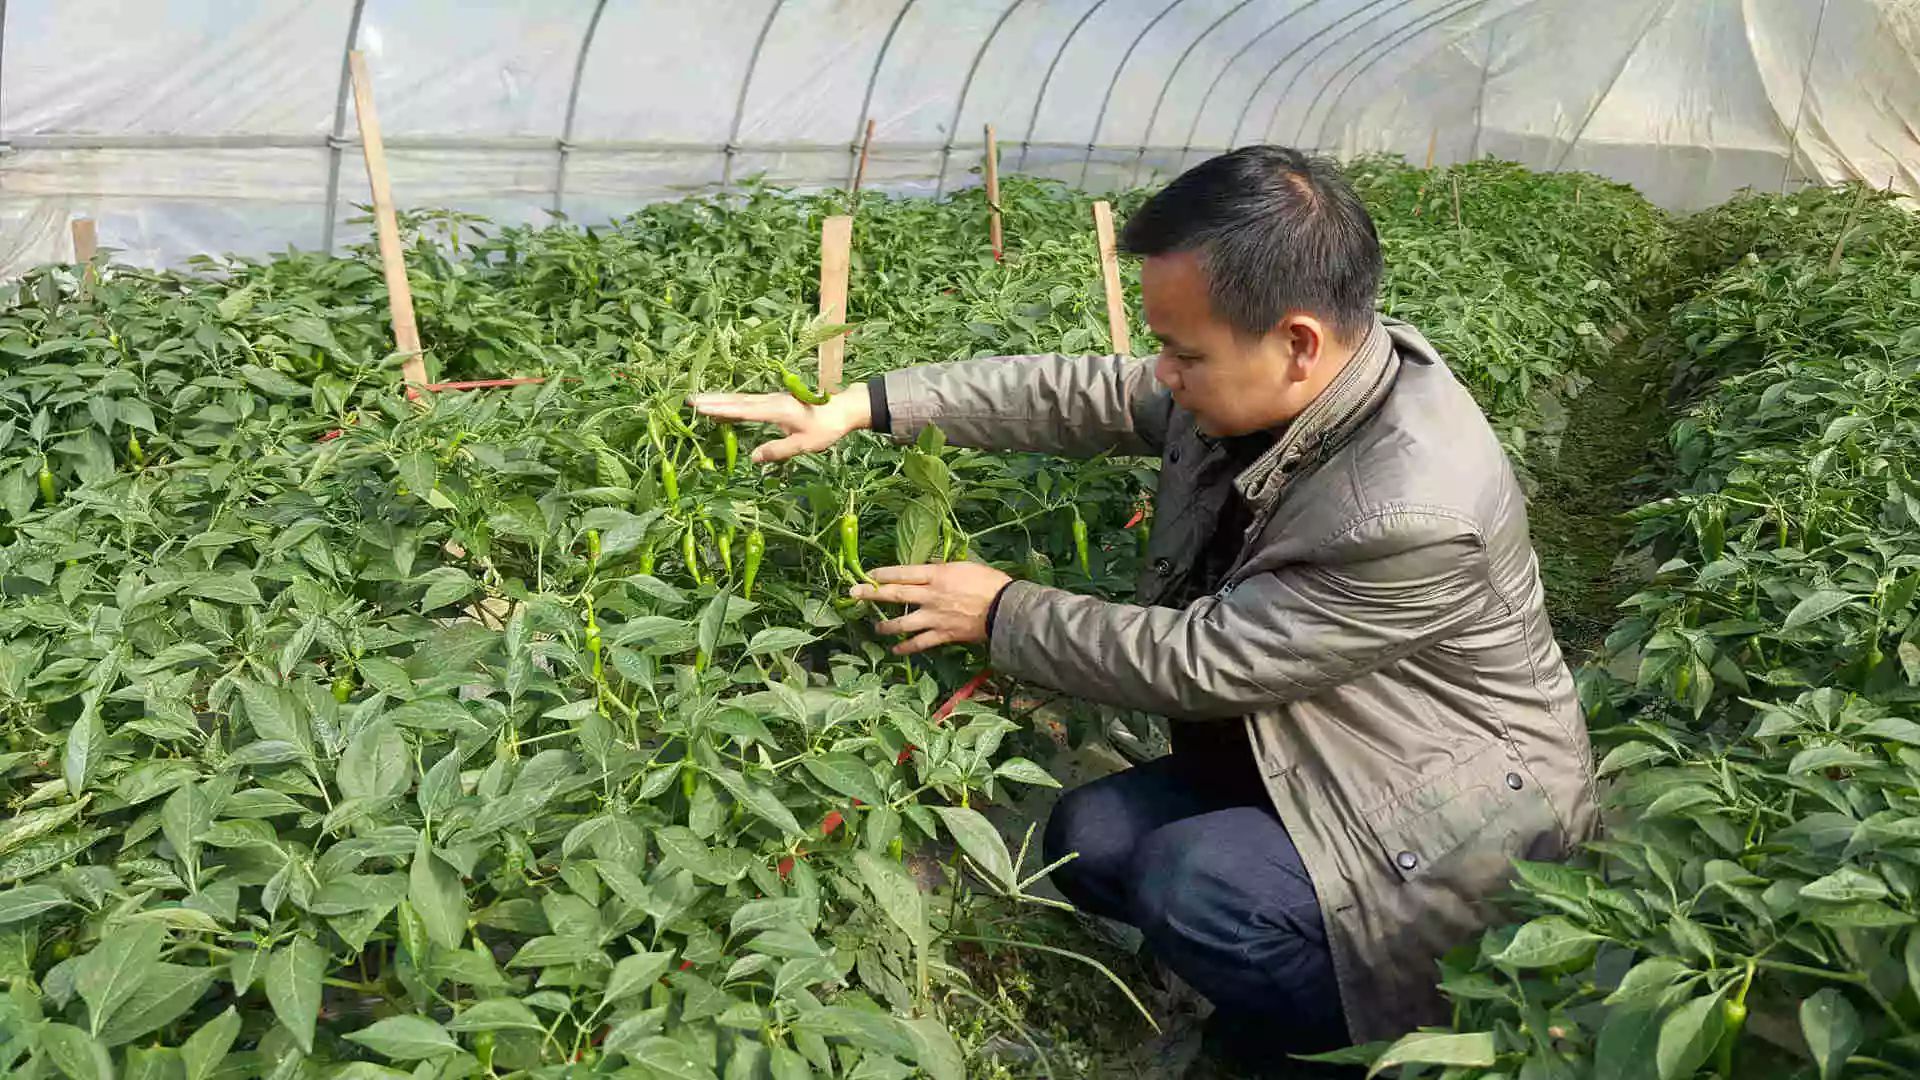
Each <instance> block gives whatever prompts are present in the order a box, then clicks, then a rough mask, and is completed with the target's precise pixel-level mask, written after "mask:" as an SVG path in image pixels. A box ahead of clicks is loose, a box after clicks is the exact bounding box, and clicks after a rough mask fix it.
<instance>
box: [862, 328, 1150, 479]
mask: <svg viewBox="0 0 1920 1080" xmlns="http://www.w3.org/2000/svg"><path fill="white" fill-rule="evenodd" d="M886 400H887V412H888V416H889V421H890V426H891V433H892V435H893V437H894V439H896V440H898V441H900V442H912V441H913V440H914V439H915V438H916V437H918V435H919V434H920V432H921V430H922V429H924V428H925V427H927V426H928V425H930V424H934V425H938V426H939V428H940V430H941V431H942V432H943V433H944V434H945V435H946V437H947V441H948V442H951V443H953V444H955V445H957V446H970V447H973V448H975V449H981V450H1033V451H1039V452H1042V453H1049V454H1059V455H1062V456H1065V457H1092V456H1093V455H1095V454H1099V453H1102V452H1107V451H1111V452H1113V453H1117V454H1157V453H1159V452H1160V447H1161V445H1162V443H1163V442H1164V441H1165V439H1166V430H1167V422H1168V418H1169V417H1170V415H1171V413H1172V410H1173V399H1172V397H1171V396H1169V395H1168V394H1167V392H1166V389H1165V388H1164V387H1162V386H1161V385H1160V384H1159V382H1158V381H1156V380H1155V379H1154V377H1153V360H1152V359H1151V358H1144V359H1137V360H1136V359H1128V358H1126V357H1120V356H1061V355H1057V354H1049V355H1044V356H994V357H986V358H983V359H978V360H961V361H957V362H955V363H951V364H931V365H927V366H924V367H913V368H902V369H900V370H898V371H892V372H889V373H888V374H887V375H886Z"/></svg>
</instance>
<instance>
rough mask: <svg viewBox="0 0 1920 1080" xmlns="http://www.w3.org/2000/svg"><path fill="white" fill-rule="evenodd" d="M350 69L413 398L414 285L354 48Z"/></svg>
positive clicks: (416, 377) (423, 369) (418, 382)
mask: <svg viewBox="0 0 1920 1080" xmlns="http://www.w3.org/2000/svg"><path fill="white" fill-rule="evenodd" d="M347 63H348V65H349V66H350V67H351V68H352V70H353V114H354V116H355V117H356V118H357V119H358V120H359V121H360V149H361V152H362V153H363V154H364V155H365V157H366V160H367V186H368V187H371V188H372V189H373V220H374V229H375V233H376V235H377V236H378V237H379V241H380V268H381V269H382V270H383V271H385V272H386V276H387V304H388V306H389V307H390V308H392V309H393V346H394V351H395V352H398V353H399V354H400V355H401V356H402V357H404V359H403V360H402V362H401V365H400V376H401V379H402V380H403V381H404V382H405V383H406V388H407V397H408V398H410V399H417V398H418V397H419V396H420V388H421V387H422V386H425V385H426V382H427V362H426V358H425V357H424V356H422V355H421V352H420V328H419V326H418V325H417V324H416V323H415V322H414V321H413V288H412V286H411V285H409V284H408V283H407V260H406V254H405V253H404V252H403V251H402V250H401V247H400V223H399V221H398V220H397V219H396V218H395V217H394V213H393V181H392V179H391V178H390V177H389V176H388V175H387V149H386V144H385V143H383V142H382V141H381V139H380V117H379V115H378V114H377V113H375V112H374V109H373V78H372V77H371V76H370V75H368V74H367V58H366V56H365V55H364V54H363V53H361V52H360V50H358V49H355V50H353V51H352V52H351V53H348V54H347Z"/></svg>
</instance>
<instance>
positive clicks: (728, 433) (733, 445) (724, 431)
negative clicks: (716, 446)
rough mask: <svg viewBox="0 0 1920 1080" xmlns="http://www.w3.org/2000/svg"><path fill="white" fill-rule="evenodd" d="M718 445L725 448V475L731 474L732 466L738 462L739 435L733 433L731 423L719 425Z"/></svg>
mask: <svg viewBox="0 0 1920 1080" xmlns="http://www.w3.org/2000/svg"><path fill="white" fill-rule="evenodd" d="M720 445H721V446H722V447H724V448H725V452H726V458H727V475H729V476H731V475H733V467H734V466H735V465H737V464H739V462H740V436H738V435H735V434H734V433H733V425H732V424H722V425H720Z"/></svg>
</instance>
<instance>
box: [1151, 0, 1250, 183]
mask: <svg viewBox="0 0 1920 1080" xmlns="http://www.w3.org/2000/svg"><path fill="white" fill-rule="evenodd" d="M1251 3H1253V0H1240V2H1239V3H1237V4H1235V5H1233V6H1232V7H1230V8H1228V9H1227V11H1226V14H1224V15H1222V16H1220V17H1219V18H1217V19H1215V20H1213V21H1212V22H1210V23H1208V24H1207V28H1206V29H1205V30H1202V31H1200V33H1199V34H1197V35H1195V36H1194V39H1193V40H1192V41H1190V42H1188V43H1187V47H1186V48H1184V49H1182V50H1180V58H1179V59H1178V60H1175V61H1174V62H1173V70H1172V71H1169V72H1168V73H1167V81H1166V82H1163V83H1161V84H1160V92H1159V93H1158V94H1156V95H1154V98H1153V108H1152V109H1151V110H1150V111H1148V113H1147V127H1146V130H1144V131H1142V132H1141V133H1140V153H1139V154H1138V155H1136V156H1135V157H1134V159H1133V176H1132V177H1131V178H1130V179H1128V181H1127V186H1128V187H1138V186H1140V165H1141V163H1142V162H1144V161H1146V160H1147V144H1148V143H1150V142H1152V141H1153V125H1154V124H1155V123H1156V122H1158V121H1159V119H1160V106H1162V105H1164V104H1166V102H1167V91H1169V90H1171V89H1173V81H1174V80H1175V79H1177V78H1179V77H1180V69H1181V68H1182V67H1184V66H1185V65H1186V63H1187V57H1189V56H1192V55H1193V50H1195V49H1197V48H1199V47H1200V43H1201V42H1202V41H1205V40H1207V38H1208V36H1210V35H1211V34H1212V33H1213V32H1214V31H1215V30H1218V29H1220V24H1221V23H1224V22H1226V21H1227V20H1228V19H1231V18H1233V17H1234V16H1235V15H1238V14H1240V13H1241V12H1242V11H1244V10H1246V7H1247V5H1248V4H1251Z"/></svg>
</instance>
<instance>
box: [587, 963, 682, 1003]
mask: <svg viewBox="0 0 1920 1080" xmlns="http://www.w3.org/2000/svg"><path fill="white" fill-rule="evenodd" d="M672 962H673V953H671V952H642V953H634V954H632V955H631V956H623V957H621V958H620V962H619V963H617V964H615V965H613V974H612V975H611V976H609V977H608V979H607V990H606V993H605V995H603V996H602V998H601V999H600V1007H601V1008H603V1009H604V1008H607V1007H608V1006H611V1005H613V1004H614V1003H615V1002H618V1001H624V1000H626V999H627V998H629V997H632V996H633V995H635V994H639V993H642V992H645V991H647V990H651V989H652V988H653V987H654V985H655V984H656V983H658V982H659V981H660V976H661V975H664V974H665V973H666V970H667V965H669V964H671V963H672Z"/></svg>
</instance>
